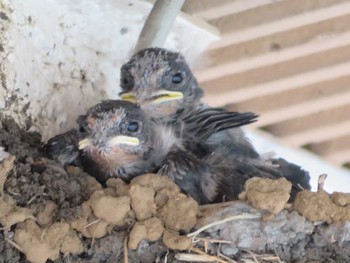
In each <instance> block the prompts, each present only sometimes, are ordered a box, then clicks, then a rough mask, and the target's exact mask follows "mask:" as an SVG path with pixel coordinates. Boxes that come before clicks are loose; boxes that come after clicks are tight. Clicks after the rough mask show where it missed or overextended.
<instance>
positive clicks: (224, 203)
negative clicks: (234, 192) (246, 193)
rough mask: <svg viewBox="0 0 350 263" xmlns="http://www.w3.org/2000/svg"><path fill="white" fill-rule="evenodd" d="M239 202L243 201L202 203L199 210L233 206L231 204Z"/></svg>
mask: <svg viewBox="0 0 350 263" xmlns="http://www.w3.org/2000/svg"><path fill="white" fill-rule="evenodd" d="M238 202H241V201H238V200H235V201H229V202H223V203H217V204H208V205H200V206H199V210H206V209H208V208H221V207H226V206H231V205H233V204H236V203H238Z"/></svg>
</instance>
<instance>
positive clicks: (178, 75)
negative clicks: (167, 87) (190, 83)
mask: <svg viewBox="0 0 350 263" xmlns="http://www.w3.org/2000/svg"><path fill="white" fill-rule="evenodd" d="M171 82H172V83H174V84H180V83H181V82H182V75H181V73H179V72H178V73H176V74H174V76H173V77H172V79H171Z"/></svg>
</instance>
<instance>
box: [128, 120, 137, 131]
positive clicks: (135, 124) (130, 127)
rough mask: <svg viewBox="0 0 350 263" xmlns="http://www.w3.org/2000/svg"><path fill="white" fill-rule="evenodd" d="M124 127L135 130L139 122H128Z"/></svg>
mask: <svg viewBox="0 0 350 263" xmlns="http://www.w3.org/2000/svg"><path fill="white" fill-rule="evenodd" d="M126 129H127V130H128V131H129V132H137V131H138V130H139V124H138V123H137V122H136V121H132V122H129V123H128V125H127V126H126Z"/></svg>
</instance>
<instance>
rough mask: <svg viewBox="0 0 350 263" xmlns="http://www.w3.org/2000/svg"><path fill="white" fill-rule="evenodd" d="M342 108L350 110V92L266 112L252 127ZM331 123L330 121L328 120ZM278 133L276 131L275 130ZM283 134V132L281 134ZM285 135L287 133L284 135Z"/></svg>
mask: <svg viewBox="0 0 350 263" xmlns="http://www.w3.org/2000/svg"><path fill="white" fill-rule="evenodd" d="M341 106H349V108H350V90H349V91H348V92H343V93H341V94H336V95H333V96H329V97H327V98H321V99H317V100H313V101H309V102H304V103H300V104H298V105H293V106H289V107H285V108H283V109H279V110H276V111H270V112H265V113H264V114H262V115H261V116H260V118H259V121H258V122H256V123H252V124H250V126H252V127H258V126H260V127H261V126H267V125H272V124H276V123H280V122H283V121H287V120H292V119H297V118H302V117H305V116H308V115H311V114H315V113H319V112H324V111H327V110H331V109H334V108H339V107H341ZM228 108H229V109H230V107H228ZM327 121H328V122H329V121H330V120H329V119H327ZM275 131H276V130H275ZM280 133H282V134H283V132H280ZM284 134H285V133H284Z"/></svg>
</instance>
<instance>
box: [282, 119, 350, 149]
mask: <svg viewBox="0 0 350 263" xmlns="http://www.w3.org/2000/svg"><path fill="white" fill-rule="evenodd" d="M349 133H350V121H344V122H339V123H336V124H333V125H329V126H324V127H318V128H314V129H313V128H311V129H309V130H307V131H303V132H298V133H293V134H290V135H288V136H283V135H282V136H281V140H282V141H283V142H284V143H285V144H287V145H289V146H292V147H299V146H302V145H305V144H308V143H321V142H323V141H327V140H332V139H335V138H338V137H342V136H344V135H347V134H349Z"/></svg>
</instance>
